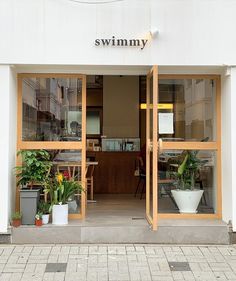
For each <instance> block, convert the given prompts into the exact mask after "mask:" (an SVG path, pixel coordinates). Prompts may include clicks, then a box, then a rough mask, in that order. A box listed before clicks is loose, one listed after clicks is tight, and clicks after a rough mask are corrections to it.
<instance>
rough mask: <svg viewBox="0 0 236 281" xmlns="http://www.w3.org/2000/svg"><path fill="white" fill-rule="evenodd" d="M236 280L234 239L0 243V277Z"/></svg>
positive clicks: (19, 280)
mask: <svg viewBox="0 0 236 281" xmlns="http://www.w3.org/2000/svg"><path fill="white" fill-rule="evenodd" d="M76 280H82V281H90V280H91V281H119V280H120V281H154V280H164V281H168V280H171V281H175V280H176V281H177V280H186V281H191V280H195V281H198V280H199V281H207V280H209V281H210V280H216V281H217V280H228V281H229V280H231V281H233V280H234V281H236V245H229V246H225V245H224V246H216V245H204V246H202V245H201V246H197V245H196V246H189V245H188V246H182V245H151V244H147V245H145V244H144V245H135V244H127V245H126V244H118V245H111V244H109V245H95V244H93V245H86V244H78V245H76V244H73V245H70V244H68V245H54V244H53V245H35V246H33V245H0V281H76Z"/></svg>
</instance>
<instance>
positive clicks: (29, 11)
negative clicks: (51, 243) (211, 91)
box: [0, 0, 236, 232]
mask: <svg viewBox="0 0 236 281" xmlns="http://www.w3.org/2000/svg"><path fill="white" fill-rule="evenodd" d="M89 1H90V0H87V1H86V2H89ZM94 1H96V0H93V2H94ZM97 1H98V2H99V0H97ZM235 11H236V0H228V1H225V0H124V1H120V2H117V3H110V4H103V5H101V4H98V5H90V4H79V3H75V2H72V1H69V0H37V1H32V0H21V1H18V0H0V36H1V40H0V85H1V88H0V129H1V135H0V165H1V169H0V178H1V185H0V232H6V231H7V227H8V222H9V218H10V213H11V209H12V208H14V197H15V193H14V191H13V190H14V186H15V183H14V181H15V180H14V176H13V171H12V168H13V167H14V166H15V153H16V119H17V118H16V103H17V97H16V92H17V91H16V73H17V72H64V73H65V72H67V73H85V74H123V75H127V74H132V75H141V74H145V73H147V71H148V69H149V66H150V65H154V64H158V65H160V73H173V74H221V75H222V196H223V197H222V198H223V202H222V203H223V220H224V221H226V222H228V221H229V220H231V221H232V223H233V228H234V231H236V173H235V171H236V126H235V121H236V111H235V110H234V105H235V104H236V95H235V93H236V68H235V67H233V66H234V65H236V53H235V50H236V36H234V34H235V27H236V17H235ZM151 30H158V31H159V33H158V35H157V37H155V38H152V39H150V41H149V43H148V45H147V46H146V47H145V48H144V49H143V50H141V49H140V48H132V47H101V46H100V47H97V46H95V45H94V41H95V39H97V38H104V39H106V38H108V39H109V38H111V37H112V36H115V37H116V38H122V39H123V38H126V39H134V38H135V39H139V38H150V34H149V31H151ZM11 65H14V66H15V68H13V67H12V66H11ZM227 66H229V68H228V69H229V70H230V71H228V72H227V73H226V70H227ZM2 132H4V133H2Z"/></svg>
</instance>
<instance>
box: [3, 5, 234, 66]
mask: <svg viewBox="0 0 236 281" xmlns="http://www.w3.org/2000/svg"><path fill="white" fill-rule="evenodd" d="M89 1H92V0H88V1H86V2H89ZM94 1H98V2H99V1H101V0H93V2H94ZM235 10H236V1H235V0H228V1H225V0H124V1H120V2H116V3H110V4H109V3H108V4H103V5H101V4H100V5H99V4H98V5H91V4H79V3H75V2H72V1H70V0H38V1H32V0H21V1H17V0H1V1H0V34H1V44H0V63H8V64H56V65H58V64H65V65H152V64H158V65H236V56H235V49H236V36H234V34H235V26H236V17H235ZM153 29H157V30H158V31H159V35H158V36H157V37H156V38H154V39H153V40H152V41H151V42H150V43H149V45H148V46H146V47H145V48H144V49H143V50H140V49H139V48H137V49H133V48H121V47H104V48H103V47H96V46H95V45H94V40H95V39H96V38H111V37H112V35H114V36H115V37H116V38H128V39H132V38H144V37H148V34H149V31H150V30H153Z"/></svg>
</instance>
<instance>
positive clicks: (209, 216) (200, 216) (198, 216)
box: [157, 213, 222, 219]
mask: <svg viewBox="0 0 236 281" xmlns="http://www.w3.org/2000/svg"><path fill="white" fill-rule="evenodd" d="M157 216H158V218H159V219H222V216H221V215H220V214H217V213H216V214H173V213H165V214H164V213H158V215H157Z"/></svg>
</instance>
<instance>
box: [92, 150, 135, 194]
mask: <svg viewBox="0 0 236 281" xmlns="http://www.w3.org/2000/svg"><path fill="white" fill-rule="evenodd" d="M138 154H139V152H125V151H121V152H94V151H87V157H94V160H95V161H98V165H97V166H96V167H95V171H94V193H108V194H119V193H120V194H122V193H134V192H135V188H136V186H137V182H138V178H137V177H135V176H134V170H135V159H136V157H137V155H138Z"/></svg>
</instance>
